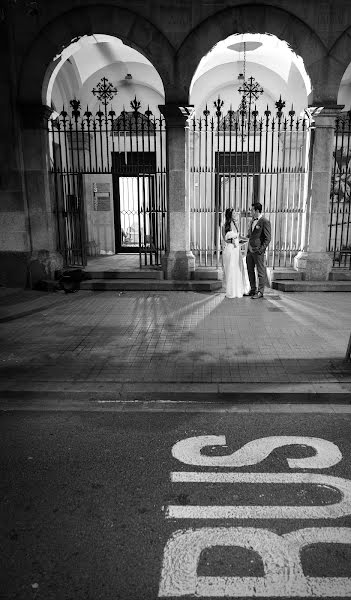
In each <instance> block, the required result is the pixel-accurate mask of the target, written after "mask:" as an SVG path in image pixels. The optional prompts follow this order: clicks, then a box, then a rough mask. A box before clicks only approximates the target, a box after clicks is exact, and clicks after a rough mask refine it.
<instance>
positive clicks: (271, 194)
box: [188, 98, 311, 268]
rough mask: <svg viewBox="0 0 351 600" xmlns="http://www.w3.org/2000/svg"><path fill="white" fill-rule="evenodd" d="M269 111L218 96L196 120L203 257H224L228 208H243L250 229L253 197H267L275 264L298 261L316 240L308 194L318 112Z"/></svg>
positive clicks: (206, 260)
mask: <svg viewBox="0 0 351 600" xmlns="http://www.w3.org/2000/svg"><path fill="white" fill-rule="evenodd" d="M284 105H285V103H284V102H283V101H282V100H281V99H280V101H278V102H277V103H276V109H277V110H276V113H275V114H271V111H270V110H269V109H268V107H267V110H266V111H264V113H263V115H259V114H258V111H257V110H256V108H255V109H254V110H252V111H251V112H250V111H247V110H238V111H233V110H231V109H230V110H228V111H227V112H225V111H224V103H223V101H222V100H221V99H220V98H218V100H217V101H216V102H214V111H213V114H211V113H210V111H209V110H208V108H207V107H206V109H205V110H204V111H203V114H202V115H201V116H199V117H197V116H195V117H193V118H192V119H191V120H190V121H189V122H188V165H189V169H188V195H189V199H190V227H191V248H192V251H193V253H194V254H195V256H196V258H197V261H198V264H199V265H204V266H206V265H209V266H211V265H215V266H219V264H220V260H221V259H220V251H221V248H220V226H221V223H222V219H223V213H224V211H225V209H226V208H227V207H228V206H230V207H232V208H234V209H235V210H237V211H240V213H241V224H240V225H241V232H242V233H243V234H246V232H247V230H248V225H249V216H250V207H251V204H252V202H254V201H259V202H261V204H262V205H263V211H264V213H265V215H266V216H267V218H268V219H270V221H271V225H272V241H271V244H270V246H269V250H268V252H267V260H268V265H269V266H271V267H273V268H274V267H278V266H291V265H292V264H293V258H294V256H295V255H296V254H297V253H298V252H299V251H300V250H302V251H303V250H305V249H306V247H307V243H308V240H307V239H306V231H307V226H306V225H307V224H306V219H307V197H308V185H309V160H310V145H311V130H310V119H309V117H308V115H307V114H306V116H305V117H304V118H299V117H297V116H296V115H295V112H294V110H293V109H291V110H290V111H289V112H288V113H287V114H285V113H284V112H283V107H284Z"/></svg>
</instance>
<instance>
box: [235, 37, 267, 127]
mask: <svg viewBox="0 0 351 600" xmlns="http://www.w3.org/2000/svg"><path fill="white" fill-rule="evenodd" d="M241 75H242V76H243V77H240V76H241ZM239 78H240V80H241V81H242V82H243V83H242V85H241V86H240V87H239V93H240V94H242V96H241V101H240V104H239V111H244V112H245V113H246V112H248V115H249V119H250V114H251V105H252V103H253V102H254V101H256V100H257V99H258V97H259V96H260V95H261V94H263V88H262V87H261V85H260V84H259V83H258V82H257V81H255V78H254V77H249V78H248V80H247V81H246V42H244V73H240V74H239V77H238V79H239Z"/></svg>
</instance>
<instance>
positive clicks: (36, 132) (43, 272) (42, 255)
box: [20, 105, 62, 284]
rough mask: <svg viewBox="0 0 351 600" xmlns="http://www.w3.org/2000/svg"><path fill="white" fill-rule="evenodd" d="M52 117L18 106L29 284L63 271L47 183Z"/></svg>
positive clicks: (42, 110) (45, 108)
mask: <svg viewBox="0 0 351 600" xmlns="http://www.w3.org/2000/svg"><path fill="white" fill-rule="evenodd" d="M51 113H52V110H51V109H50V108H49V107H48V106H43V105H21V106H20V115H21V123H22V128H21V129H22V152H23V170H24V182H25V195H26V199H27V205H28V227H29V229H30V238H31V251H32V257H31V263H32V265H31V272H32V284H35V280H38V279H43V278H52V277H53V275H54V272H55V270H57V269H60V268H61V267H62V256H61V254H59V253H58V252H57V251H56V247H57V246H56V244H57V241H56V228H57V224H56V217H55V214H54V211H53V206H52V197H51V193H50V181H49V169H50V160H49V138H48V127H47V124H48V123H47V122H48V119H49V118H50V115H51ZM33 279H34V280H33Z"/></svg>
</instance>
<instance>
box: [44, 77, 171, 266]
mask: <svg viewBox="0 0 351 600" xmlns="http://www.w3.org/2000/svg"><path fill="white" fill-rule="evenodd" d="M106 81H107V80H106ZM104 85H105V84H104ZM140 106H141V104H140V102H139V101H138V100H137V99H136V98H134V100H132V101H131V102H130V107H131V110H130V111H126V110H124V109H123V110H121V112H120V113H118V114H117V113H116V111H115V109H114V108H113V107H112V105H108V104H107V101H105V102H103V109H102V110H101V108H100V109H99V110H98V111H97V112H96V113H95V114H93V113H92V112H91V111H90V110H89V109H88V108H87V110H86V111H85V112H83V111H82V109H81V104H80V101H79V100H72V101H71V102H70V111H69V112H68V111H66V110H65V109H63V110H62V111H61V113H60V114H59V115H58V116H57V117H56V118H55V119H51V121H50V122H49V136H50V141H51V144H50V147H51V173H52V181H53V193H54V197H55V211H56V215H57V238H58V249H59V250H60V251H61V252H62V254H63V256H64V257H65V262H66V264H67V265H69V264H71V265H85V264H86V262H87V256H88V255H89V254H91V251H92V248H93V249H94V254H95V255H96V254H115V253H119V252H123V253H124V252H136V253H138V254H139V261H140V266H142V265H147V264H156V265H157V264H160V262H161V257H162V255H163V253H164V252H165V251H166V246H167V240H166V217H167V204H168V202H167V193H166V190H167V186H166V138H165V134H166V131H165V121H164V118H163V117H162V116H161V115H158V116H155V115H153V114H152V112H151V111H150V110H149V108H147V110H145V112H144V113H142V112H141V111H140Z"/></svg>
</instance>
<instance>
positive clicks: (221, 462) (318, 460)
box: [172, 435, 342, 469]
mask: <svg viewBox="0 0 351 600" xmlns="http://www.w3.org/2000/svg"><path fill="white" fill-rule="evenodd" d="M290 445H303V446H310V447H311V448H313V450H315V452H316V454H315V455H314V456H309V457H306V458H287V463H288V465H289V468H290V469H327V468H328V467H332V466H334V465H336V464H337V463H338V462H340V461H341V459H342V454H341V452H340V450H339V448H338V447H337V446H336V444H333V443H332V442H329V441H328V440H323V439H321V438H315V437H304V436H293V435H292V436H289V435H285V436H270V437H264V438H258V439H256V440H252V441H250V442H248V443H247V444H245V445H244V446H242V447H241V448H239V449H238V450H236V451H235V452H233V453H232V454H229V455H227V456H206V455H204V454H201V451H202V450H204V449H205V448H206V447H208V446H226V437H225V436H224V435H202V436H196V437H190V438H186V439H184V440H180V441H179V442H177V443H176V444H174V446H173V448H172V455H173V456H174V458H176V459H177V460H179V461H180V462H182V463H185V464H186V465H193V466H203V467H246V466H249V465H257V464H258V463H260V462H261V461H262V460H264V459H265V458H267V456H269V455H270V453H271V452H272V451H273V450H275V449H276V448H281V447H282V446H290Z"/></svg>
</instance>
